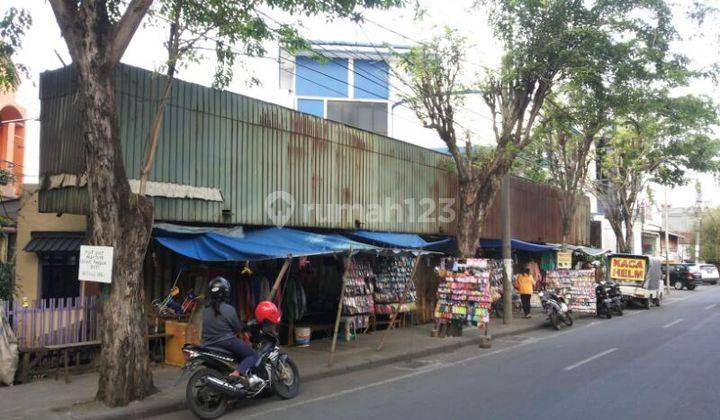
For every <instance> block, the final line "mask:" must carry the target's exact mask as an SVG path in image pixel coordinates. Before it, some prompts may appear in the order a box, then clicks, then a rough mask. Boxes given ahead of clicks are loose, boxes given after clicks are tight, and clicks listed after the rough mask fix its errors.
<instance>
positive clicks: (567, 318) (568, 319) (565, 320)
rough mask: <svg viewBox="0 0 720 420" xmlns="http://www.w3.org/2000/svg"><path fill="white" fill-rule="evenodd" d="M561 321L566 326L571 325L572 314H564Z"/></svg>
mask: <svg viewBox="0 0 720 420" xmlns="http://www.w3.org/2000/svg"><path fill="white" fill-rule="evenodd" d="M563 323H565V325H567V326H568V327H572V324H573V319H572V316H570V314H565V316H564V317H563Z"/></svg>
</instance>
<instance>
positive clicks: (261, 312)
mask: <svg viewBox="0 0 720 420" xmlns="http://www.w3.org/2000/svg"><path fill="white" fill-rule="evenodd" d="M280 316H281V315H280V310H279V309H278V308H277V306H275V304H274V303H272V302H270V301H268V300H264V301H262V302H260V303H258V305H257V306H256V307H255V321H257V322H258V324H262V323H263V322H264V321H268V322H269V323H271V324H279V323H280Z"/></svg>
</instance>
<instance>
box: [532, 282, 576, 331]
mask: <svg viewBox="0 0 720 420" xmlns="http://www.w3.org/2000/svg"><path fill="white" fill-rule="evenodd" d="M538 295H539V296H540V302H541V303H542V308H543V311H545V313H546V314H548V318H547V319H548V321H550V325H552V327H553V328H555V329H556V330H559V329H560V322H562V323H564V324H565V325H567V326H568V327H570V326H572V324H573V319H572V315H571V314H570V308H568V306H567V303H566V299H565V298H564V297H562V296H559V295H558V294H557V293H555V292H542V291H541V292H539V293H538Z"/></svg>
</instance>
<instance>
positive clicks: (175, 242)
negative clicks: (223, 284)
mask: <svg viewBox="0 0 720 420" xmlns="http://www.w3.org/2000/svg"><path fill="white" fill-rule="evenodd" d="M173 226H174V225H173ZM153 235H154V236H155V240H156V241H157V242H158V243H160V244H161V245H163V246H164V247H166V248H169V249H171V250H173V251H175V252H176V253H178V254H180V255H183V256H185V257H187V258H191V259H194V260H198V261H206V262H230V261H258V260H268V259H276V258H286V257H288V256H292V257H302V256H310V255H324V254H335V253H340V252H347V251H349V250H350V249H352V250H353V251H376V250H377V251H379V249H378V248H376V247H374V246H372V245H368V244H363V243H360V242H355V241H352V240H350V239H347V238H345V237H343V236H342V235H337V234H319V233H313V232H306V231H301V230H296V229H290V228H266V229H258V230H253V231H249V232H245V233H244V234H242V235H240V234H238V233H237V232H232V234H230V232H227V231H222V230H212V229H203V230H202V231H195V232H187V231H186V232H180V230H179V229H175V228H174V227H168V226H159V225H156V226H155V229H154V230H153Z"/></svg>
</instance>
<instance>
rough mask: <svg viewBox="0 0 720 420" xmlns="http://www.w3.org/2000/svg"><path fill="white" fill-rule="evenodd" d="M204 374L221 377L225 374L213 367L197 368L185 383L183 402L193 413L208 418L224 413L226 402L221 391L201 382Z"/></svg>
mask: <svg viewBox="0 0 720 420" xmlns="http://www.w3.org/2000/svg"><path fill="white" fill-rule="evenodd" d="M206 376H214V377H216V378H223V377H224V376H225V375H223V374H222V373H220V372H218V371H217V370H215V369H210V368H201V369H198V370H197V371H196V372H195V373H194V374H193V375H192V376H191V377H190V380H189V381H188V383H187V388H186V389H185V402H186V403H187V405H188V408H189V409H190V411H192V412H193V414H195V415H196V416H198V417H199V418H201V419H204V420H210V419H216V418H218V417H220V416H222V415H223V414H225V410H227V405H228V404H227V400H226V398H225V396H224V395H222V393H221V392H219V391H215V390H212V389H210V387H208V386H207V385H203V384H202V383H201V382H202V381H201V380H202V378H204V377H206Z"/></svg>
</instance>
